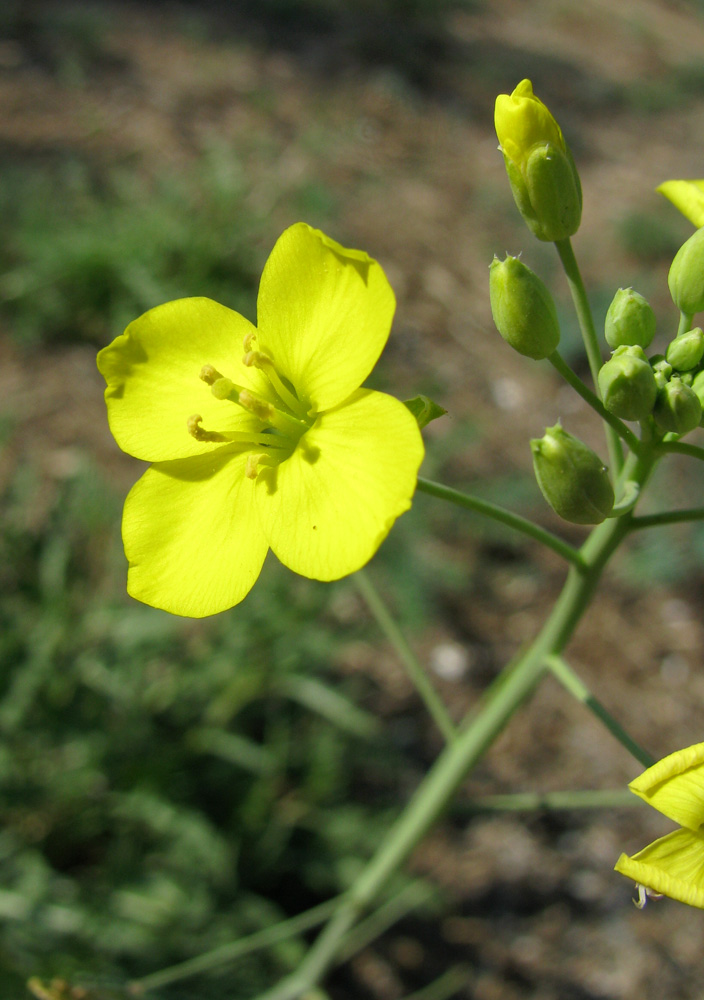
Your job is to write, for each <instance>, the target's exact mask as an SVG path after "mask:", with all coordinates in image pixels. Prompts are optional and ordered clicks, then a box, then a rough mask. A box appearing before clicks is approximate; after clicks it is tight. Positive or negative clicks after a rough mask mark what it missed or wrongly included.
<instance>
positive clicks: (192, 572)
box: [98, 223, 423, 617]
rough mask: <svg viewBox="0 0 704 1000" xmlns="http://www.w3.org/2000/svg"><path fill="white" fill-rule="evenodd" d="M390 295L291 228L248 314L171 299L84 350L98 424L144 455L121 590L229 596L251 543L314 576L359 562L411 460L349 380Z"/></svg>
mask: <svg viewBox="0 0 704 1000" xmlns="http://www.w3.org/2000/svg"><path fill="white" fill-rule="evenodd" d="M394 308H395V300H394V295H393V292H392V290H391V287H390V285H389V283H388V281H387V280H386V276H385V275H384V272H383V270H382V268H381V266H380V265H379V264H378V263H377V262H376V261H375V260H373V259H372V258H370V257H369V256H367V254H366V253H363V252H362V251H359V250H348V249H345V248H344V247H342V246H340V245H339V244H338V243H336V242H335V241H334V240H331V239H330V238H329V237H327V236H325V235H324V234H323V233H321V232H320V231H318V230H315V229H312V228H311V227H310V226H307V225H305V224H304V223H298V224H296V225H294V226H292V227H291V228H289V229H287V230H286V231H285V232H284V233H283V235H282V236H281V237H280V238H279V240H278V241H277V243H276V245H275V247H274V249H273V251H272V253H271V255H270V257H269V259H268V261H267V263H266V266H265V268H264V272H263V274H262V278H261V283H260V288H259V296H258V300H257V322H258V325H257V326H256V327H254V326H253V325H252V324H251V323H250V322H249V321H248V320H246V319H245V318H244V317H243V316H241V315H240V314H239V313H236V312H233V311H232V310H230V309H227V308H226V307H225V306H222V305H219V304H218V303H216V302H213V301H212V300H210V299H205V298H189V299H179V300H177V301H175V302H168V303H166V304H165V305H162V306H157V307H156V308H155V309H152V310H150V311H149V312H147V313H145V315H143V316H141V317H140V318H139V319H137V320H135V321H134V322H133V323H131V324H130V325H129V326H128V327H127V329H126V331H125V333H124V334H123V335H122V336H120V337H117V338H116V340H114V341H113V343H112V344H110V346H109V347H106V348H105V349H104V350H102V351H101V352H100V354H99V355H98V367H99V369H100V371H101V372H102V374H103V375H104V377H105V381H106V382H107V389H106V391H105V398H106V401H107V407H108V418H109V421H110V429H111V430H112V433H113V435H114V436H115V439H116V441H117V443H118V444H119V445H120V447H121V448H122V449H123V450H124V451H126V452H128V453H129V454H131V455H133V456H135V457H136V458H140V459H144V460H146V461H148V462H152V463H153V464H152V465H151V467H150V468H149V469H148V470H147V471H146V472H145V474H144V475H143V476H142V478H141V479H140V480H139V481H138V482H137V483H136V484H135V486H134V487H133V488H132V490H131V491H130V493H129V495H128V497H127V500H126V502H125V510H124V516H123V524H122V529H123V540H124V545H125V552H126V555H127V558H128V561H129V574H128V590H129V592H130V594H132V596H133V597H136V598H138V599H139V600H141V601H144V602H145V603H146V604H151V605H153V606H154V607H158V608H163V609H165V610H167V611H171V612H173V613H174V614H179V615H188V616H192V617H203V616H205V615H211V614H215V613H216V612H218V611H223V610H225V609H226V608H229V607H232V605H234V604H237V603H238V602H239V601H241V600H242V599H243V598H244V597H245V596H246V594H247V593H248V592H249V590H250V589H251V587H252V586H253V584H254V582H255V581H256V579H257V577H258V576H259V573H260V570H261V567H262V564H263V562H264V558H265V556H266V553H267V551H268V549H269V548H271V549H272V550H273V551H274V553H275V554H276V555H277V556H278V558H279V559H280V560H281V562H283V563H284V564H285V565H286V566H288V567H289V568H290V569H292V570H294V571H295V572H297V573H300V574H301V575H303V576H307V577H311V578H313V579H318V580H335V579H338V578H339V577H342V576H345V575H346V574H348V573H352V572H354V571H355V570H357V569H359V568H360V567H361V566H363V565H364V564H365V563H366V562H367V561H368V560H369V559H370V558H371V557H372V555H373V554H374V553H375V552H376V550H377V548H378V547H379V545H380V544H381V542H382V541H383V539H384V538H385V537H386V535H387V533H388V532H389V530H390V528H391V526H392V524H393V523H394V521H395V520H396V518H397V517H399V515H400V514H402V513H403V512H404V511H405V510H407V509H408V508H409V507H410V502H411V497H412V495H413V492H414V489H415V485H416V476H417V472H418V467H419V465H420V462H421V460H422V458H423V443H422V440H421V436H420V432H419V430H418V426H417V424H416V421H415V419H414V418H413V416H412V415H411V414H410V412H409V411H408V410H407V408H406V407H405V406H404V405H403V404H402V403H400V402H399V401H398V400H397V399H394V398H392V397H391V396H387V395H385V394H384V393H381V392H373V391H371V390H368V389H362V388H359V386H360V385H361V383H362V381H363V380H364V379H365V378H366V377H367V375H368V374H369V372H370V371H371V369H372V368H373V366H374V364H375V363H376V361H377V359H378V357H379V355H380V353H381V351H382V349H383V347H384V345H385V343H386V340H387V338H388V335H389V331H390V327H391V320H392V317H393V313H394Z"/></svg>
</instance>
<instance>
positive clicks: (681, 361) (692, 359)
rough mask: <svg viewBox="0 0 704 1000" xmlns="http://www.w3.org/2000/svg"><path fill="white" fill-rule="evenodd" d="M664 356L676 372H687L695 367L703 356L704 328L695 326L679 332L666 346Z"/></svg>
mask: <svg viewBox="0 0 704 1000" xmlns="http://www.w3.org/2000/svg"><path fill="white" fill-rule="evenodd" d="M665 356H666V358H667V360H668V362H669V363H670V364H671V365H672V367H673V368H674V369H675V370H676V371H678V372H688V371H691V370H692V369H693V368H696V367H697V365H698V364H699V362H700V361H701V360H702V357H704V330H702V328H701V327H700V326H695V327H694V329H693V330H688V331H687V333H680V334H678V336H676V337H675V339H674V340H671V341H670V343H669V344H668V347H667V353H666V355H665Z"/></svg>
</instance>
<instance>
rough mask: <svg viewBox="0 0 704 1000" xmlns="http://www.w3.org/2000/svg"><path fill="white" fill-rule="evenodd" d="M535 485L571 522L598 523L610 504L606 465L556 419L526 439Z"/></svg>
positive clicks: (558, 512) (611, 502)
mask: <svg viewBox="0 0 704 1000" xmlns="http://www.w3.org/2000/svg"><path fill="white" fill-rule="evenodd" d="M530 447H531V451H532V452H533V468H534V470H535V478H536V479H537V480H538V486H539V487H540V489H541V492H542V494H543V496H544V497H545V499H546V500H547V502H548V503H549V504H550V506H551V507H552V509H553V510H554V511H555V513H556V514H559V515H560V517H562V518H564V519H565V521H571V522H572V523H573V524H600V523H601V521H603V520H604V518H605V517H607V516H608V515H609V514H610V513H611V510H612V508H613V505H614V490H613V487H612V485H611V480H610V479H609V474H608V470H607V468H606V466H605V465H604V463H603V462H602V461H601V459H600V458H599V456H598V455H596V454H595V453H594V452H593V451H592V450H591V448H588V447H587V446H586V444H583V443H582V442H581V441H579V440H578V439H577V438H576V437H573V436H572V435H571V434H568V433H567V431H565V430H563V429H562V426H561V425H560V424H559V423H558V424H555V426H554V427H548V428H546V430H545V435H544V436H543V437H542V438H534V439H533V440H532V441H531V442H530Z"/></svg>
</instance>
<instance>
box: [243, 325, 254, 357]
mask: <svg viewBox="0 0 704 1000" xmlns="http://www.w3.org/2000/svg"><path fill="white" fill-rule="evenodd" d="M256 339H257V335H256V333H255V332H254V331H253V330H252V332H251V333H246V334H245V335H244V341H243V343H242V346H243V348H244V352H245V354H246V353H247V351H249V350H250V349H251V347H252V344H253V343H254V341H255V340H256Z"/></svg>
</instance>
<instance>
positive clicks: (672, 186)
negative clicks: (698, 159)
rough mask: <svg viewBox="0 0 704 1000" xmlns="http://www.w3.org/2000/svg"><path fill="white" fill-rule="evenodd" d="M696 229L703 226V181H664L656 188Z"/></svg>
mask: <svg viewBox="0 0 704 1000" xmlns="http://www.w3.org/2000/svg"><path fill="white" fill-rule="evenodd" d="M657 190H658V191H659V192H660V194H664V195H665V197H666V198H668V199H669V200H670V201H671V202H672V204H673V205H674V206H675V208H679V210H680V212H681V213H682V215H684V216H685V217H686V218H687V219H689V221H690V222H693V223H694V225H695V226H696V227H697V229H700V228H701V227H702V226H704V180H701V181H665V182H664V183H663V184H660V186H659V187H658V188H657Z"/></svg>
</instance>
